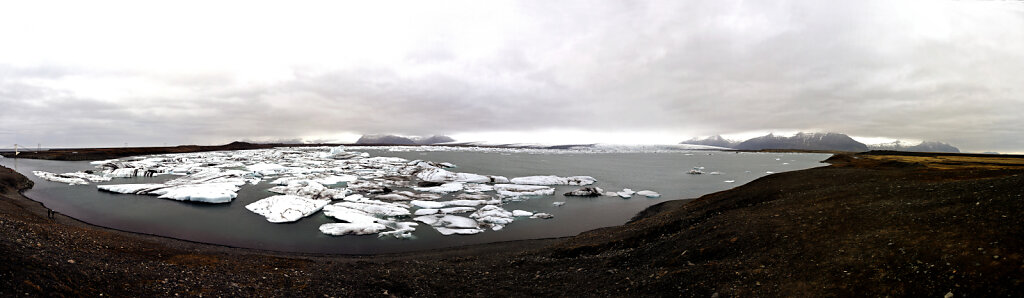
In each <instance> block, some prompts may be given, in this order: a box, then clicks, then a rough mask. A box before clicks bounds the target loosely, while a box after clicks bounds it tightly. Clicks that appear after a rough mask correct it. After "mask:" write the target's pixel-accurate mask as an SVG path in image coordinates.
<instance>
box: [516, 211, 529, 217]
mask: <svg viewBox="0 0 1024 298" xmlns="http://www.w3.org/2000/svg"><path fill="white" fill-rule="evenodd" d="M512 216H515V217H520V216H526V217H530V216H533V212H530V211H526V210H512Z"/></svg>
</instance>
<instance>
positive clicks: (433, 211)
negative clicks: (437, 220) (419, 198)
mask: <svg viewBox="0 0 1024 298" xmlns="http://www.w3.org/2000/svg"><path fill="white" fill-rule="evenodd" d="M440 211H441V210H440V209H430V208H425V209H419V210H416V212H414V213H413V215H416V216H422V215H433V214H437V213H438V212H440Z"/></svg>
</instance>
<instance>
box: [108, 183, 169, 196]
mask: <svg viewBox="0 0 1024 298" xmlns="http://www.w3.org/2000/svg"><path fill="white" fill-rule="evenodd" d="M164 187H167V185H164V184H109V185H97V186H96V188H98V189H99V190H103V191H109V192H113V193H124V194H146V193H148V192H149V191H152V190H154V189H158V188H164Z"/></svg>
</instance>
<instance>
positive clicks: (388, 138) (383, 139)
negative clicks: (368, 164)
mask: <svg viewBox="0 0 1024 298" xmlns="http://www.w3.org/2000/svg"><path fill="white" fill-rule="evenodd" d="M454 141H455V139H452V138H451V137H448V136H442V135H433V136H427V137H420V136H412V137H403V136H397V135H363V136H361V137H359V140H357V141H356V144H374V145H433V144H439V143H448V142H454Z"/></svg>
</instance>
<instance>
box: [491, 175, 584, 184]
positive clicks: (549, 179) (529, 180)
mask: <svg viewBox="0 0 1024 298" xmlns="http://www.w3.org/2000/svg"><path fill="white" fill-rule="evenodd" d="M509 181H511V182H512V183H513V184H525V185H591V184H594V182H597V179H594V177H590V176H570V177H558V176H527V177H516V178H512V179H511V180H509Z"/></svg>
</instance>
